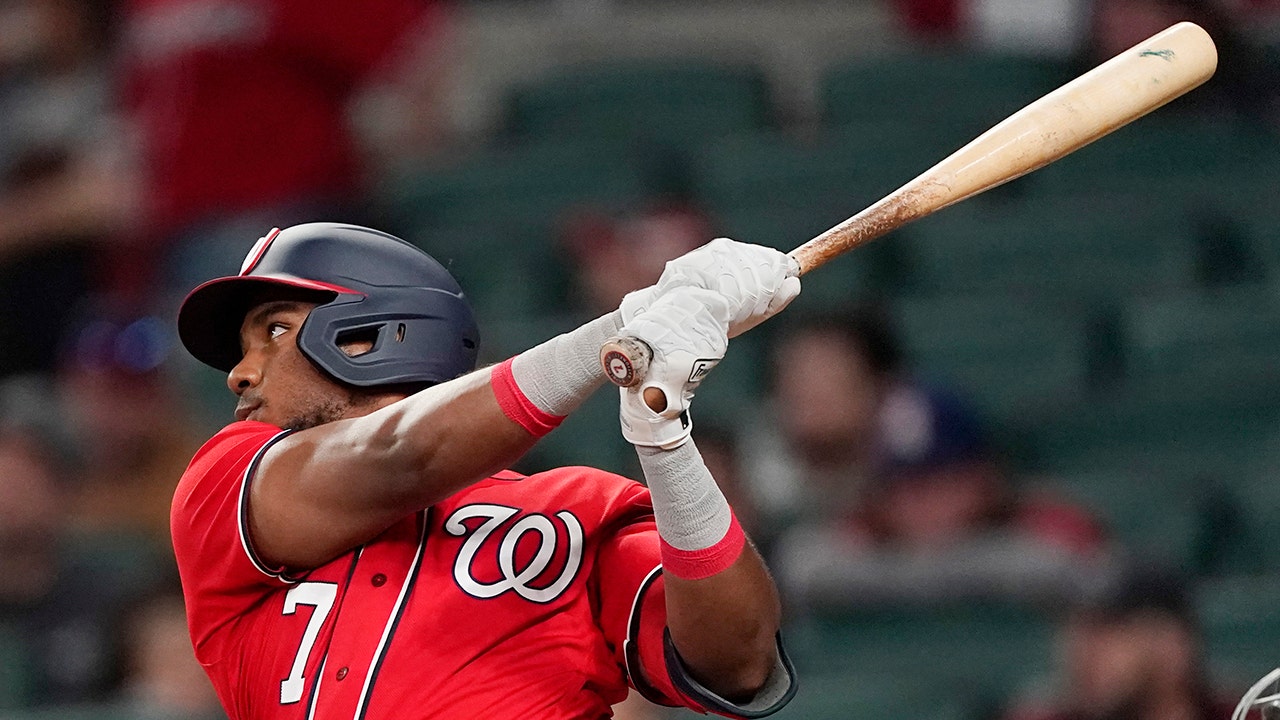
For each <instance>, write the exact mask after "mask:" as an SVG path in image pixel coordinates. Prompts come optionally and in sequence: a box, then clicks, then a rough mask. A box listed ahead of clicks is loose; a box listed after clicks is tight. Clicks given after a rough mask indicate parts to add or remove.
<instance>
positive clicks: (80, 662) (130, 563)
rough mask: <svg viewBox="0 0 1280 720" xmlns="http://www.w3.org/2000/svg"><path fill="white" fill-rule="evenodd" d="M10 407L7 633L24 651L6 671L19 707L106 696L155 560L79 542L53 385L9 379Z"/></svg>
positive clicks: (2, 495)
mask: <svg viewBox="0 0 1280 720" xmlns="http://www.w3.org/2000/svg"><path fill="white" fill-rule="evenodd" d="M0 408H3V409H4V410H5V413H4V415H3V416H2V417H0V467H3V468H4V470H5V473H4V477H3V479H2V481H0V578H3V581H0V636H2V637H5V638H8V639H10V640H12V641H14V642H16V644H17V646H18V655H19V656H20V658H21V659H20V660H19V662H18V663H17V666H16V667H8V668H5V669H4V672H5V673H6V676H8V679H9V680H10V681H11V682H9V683H8V685H9V686H10V687H12V688H13V692H14V694H15V695H16V696H17V697H14V698H9V701H10V703H9V704H14V703H16V704H18V705H27V706H39V705H48V704H54V703H58V704H64V703H76V702H85V701H92V700H101V699H104V698H105V697H107V696H108V695H109V694H110V692H111V691H112V688H113V686H114V684H115V682H117V680H118V678H117V677H116V672H117V670H116V668H117V667H118V663H117V662H116V659H117V658H118V646H117V644H116V643H117V640H118V638H119V636H118V634H117V630H118V619H119V617H120V611H121V610H122V609H123V608H124V607H125V606H126V605H127V604H128V602H129V600H130V598H131V597H133V596H134V594H135V593H138V592H143V591H145V588H146V587H147V585H148V584H149V583H150V582H152V581H154V580H155V577H156V575H155V574H154V567H152V566H147V565H145V564H143V563H139V562H137V559H138V558H136V557H134V556H129V557H113V556H112V555H111V554H110V552H109V551H108V549H107V548H104V547H101V546H95V545H84V544H77V543H76V542H74V540H75V538H74V536H73V535H72V534H71V533H70V532H69V527H68V522H67V514H66V512H65V497H66V494H67V490H68V486H69V482H68V479H67V476H66V466H65V464H64V462H63V458H64V457H65V455H64V454H63V447H62V444H61V441H60V439H59V438H58V437H57V436H56V435H55V434H54V433H55V432H56V427H57V419H56V408H55V407H54V404H53V402H52V399H51V397H50V396H49V395H48V393H47V391H44V390H42V389H41V388H40V386H39V385H38V384H33V383H31V382H29V381H27V380H19V379H12V380H9V381H7V382H6V383H5V384H4V385H3V386H0ZM15 675H16V676H17V677H19V678H20V681H19V682H17V683H13V682H12V677H13V676H15ZM15 686H16V687H15ZM4 701H5V699H3V698H0V704H3V703H4Z"/></svg>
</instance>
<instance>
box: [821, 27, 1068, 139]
mask: <svg viewBox="0 0 1280 720" xmlns="http://www.w3.org/2000/svg"><path fill="white" fill-rule="evenodd" d="M1069 75H1070V73H1069V70H1068V68H1066V67H1064V66H1063V65H1061V64H1058V63H1055V62H1051V61H1044V60H1038V59H1032V58H1026V57H1017V56H1009V55H999V54H990V53H979V52H974V51H973V50H971V49H963V50H961V49H917V50H915V51H914V52H911V53H910V54H906V53H900V54H894V55H888V56H877V57H867V58H860V59H857V60H852V61H849V62H847V63H844V64H842V65H839V66H837V67H835V68H833V69H832V70H830V71H828V73H827V74H826V76H825V77H824V78H823V80H822V83H821V86H822V87H821V94H822V103H823V109H824V114H825V117H826V120H827V122H829V123H832V124H845V123H850V122H859V121H863V120H890V121H895V122H904V121H905V122H913V121H914V122H917V123H919V122H920V121H924V122H927V123H928V124H929V125H930V126H932V127H934V128H935V129H940V128H947V127H957V128H959V129H961V130H962V131H963V132H964V133H965V134H968V135H969V136H971V137H972V136H976V135H977V134H978V133H980V132H982V131H984V130H986V129H987V128H989V127H991V126H992V125H994V124H996V123H997V122H999V121H1000V120H1003V119H1004V118H1005V117H1007V116H1008V115H1009V114H1010V113H1012V112H1013V111H1015V110H1017V109H1018V108H1020V107H1022V106H1023V105H1026V104H1027V103H1029V102H1031V101H1032V100H1035V99H1036V98H1038V97H1040V96H1042V95H1044V94H1045V93H1047V92H1049V91H1051V90H1053V89H1054V88H1056V87H1058V86H1059V85H1061V84H1062V83H1063V82H1064V81H1066V80H1067V79H1069ZM908 88H909V89H910V90H909V91H908V90H907V89H908Z"/></svg>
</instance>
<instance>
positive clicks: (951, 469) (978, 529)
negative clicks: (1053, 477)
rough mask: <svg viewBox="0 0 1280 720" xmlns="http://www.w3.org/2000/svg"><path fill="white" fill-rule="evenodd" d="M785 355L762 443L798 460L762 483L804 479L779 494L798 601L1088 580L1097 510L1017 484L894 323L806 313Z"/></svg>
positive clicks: (786, 581)
mask: <svg viewBox="0 0 1280 720" xmlns="http://www.w3.org/2000/svg"><path fill="white" fill-rule="evenodd" d="M775 359H776V372H777V378H776V384H775V397H774V403H775V413H774V414H773V415H772V416H771V417H772V418H773V419H775V420H776V421H777V422H778V424H779V425H780V426H781V427H782V429H783V434H782V435H781V436H780V437H774V438H767V437H765V438H761V442H760V443H754V442H753V443H751V444H750V447H751V448H752V449H753V450H755V451H757V452H758V453H760V454H761V455H762V456H764V457H761V461H762V462H767V460H766V458H767V457H768V456H772V457H774V458H775V459H777V460H782V461H783V462H787V461H789V462H790V463H791V464H790V465H789V466H787V465H783V464H781V463H778V462H775V463H773V467H774V470H775V475H774V476H773V477H772V478H770V477H758V478H757V479H758V481H759V482H760V483H761V484H760V486H759V487H761V489H764V490H766V491H767V490H768V487H769V483H774V484H775V485H776V484H777V483H779V481H782V482H785V483H796V484H797V486H795V487H791V488H784V489H780V488H777V487H775V488H774V489H773V496H774V497H775V498H776V497H784V496H785V494H787V493H790V494H792V496H793V497H792V499H791V501H790V502H791V507H789V508H788V510H789V512H787V513H786V515H787V516H789V517H784V518H779V521H780V522H783V523H785V529H783V530H781V532H780V536H779V539H778V541H777V544H776V546H775V549H774V553H773V563H772V564H773V566H774V567H775V568H777V571H778V573H779V581H780V584H781V586H782V588H783V590H784V592H787V593H789V594H790V595H791V596H792V598H793V599H794V600H795V601H796V603H797V605H798V606H800V607H808V608H811V609H818V610H836V611H839V610H842V609H845V608H849V607H854V606H858V605H866V604H876V603H900V602H904V601H906V602H918V603H926V604H937V603H945V602H950V601H956V600H966V599H974V598H984V597H985V598H999V599H1010V600H1026V601H1053V600H1055V599H1060V598H1061V597H1063V596H1064V595H1065V594H1067V593H1070V592H1072V591H1073V590H1075V589H1076V588H1077V587H1078V585H1079V583H1080V582H1082V581H1083V580H1084V579H1085V578H1086V577H1087V575H1088V572H1089V568H1090V565H1091V563H1092V561H1093V560H1094V553H1095V552H1096V551H1098V550H1100V548H1101V541H1102V537H1101V533H1100V531H1099V529H1098V527H1097V526H1096V525H1095V523H1094V522H1093V521H1092V519H1091V518H1089V517H1088V516H1087V515H1086V514H1085V513H1083V512H1081V511H1080V510H1077V509H1076V508H1073V507H1070V506H1067V505H1064V504H1061V503H1057V502H1054V501H1050V500H1045V499H1041V498H1036V497H1027V496H1024V495H1021V494H1019V493H1017V492H1016V491H1015V488H1014V486H1013V483H1012V480H1011V478H1010V477H1009V476H1008V475H1007V474H1006V473H1005V472H1004V470H1003V468H1002V467H1001V465H1000V463H999V458H998V455H997V454H996V453H995V452H994V450H993V448H991V447H990V446H989V445H988V443H987V441H986V439H985V437H984V435H983V433H982V431H981V429H980V428H979V425H978V422H977V420H976V418H975V417H974V416H973V415H972V414H970V412H969V411H968V409H967V408H966V407H965V405H964V404H963V403H962V402H960V401H959V400H958V399H957V398H956V397H954V396H953V395H951V394H949V393H947V392H944V391H940V390H938V389H935V388H928V387H924V386H921V385H919V384H918V383H916V382H914V381H913V380H912V379H911V378H910V377H909V376H908V375H906V374H905V373H904V372H903V371H902V369H901V358H900V355H899V352H898V349H897V344H896V342H895V340H894V339H893V337H892V334H891V333H890V331H889V329H888V327H887V325H886V324H885V323H884V321H883V320H882V319H880V318H877V317H876V316H875V315H874V314H868V313H862V314H855V315H853V316H849V317H844V318H841V317H825V318H819V319H817V320H815V321H810V322H806V323H802V324H801V326H800V327H799V328H798V329H796V330H795V332H793V333H791V334H790V335H789V336H788V337H787V339H786V340H784V341H783V342H782V343H781V344H780V346H779V348H778V351H777V355H776V358H775ZM770 439H772V440H773V441H774V442H772V443H768V442H766V441H767V440H770ZM778 441H781V442H780V443H779V442H778ZM748 466H751V465H750V464H749V465H748ZM774 509H775V510H776V509H777V507H776V506H774Z"/></svg>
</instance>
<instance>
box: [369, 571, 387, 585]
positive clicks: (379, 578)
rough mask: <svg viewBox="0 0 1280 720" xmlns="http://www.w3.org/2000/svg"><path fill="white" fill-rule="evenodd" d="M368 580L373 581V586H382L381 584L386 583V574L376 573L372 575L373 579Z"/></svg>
mask: <svg viewBox="0 0 1280 720" xmlns="http://www.w3.org/2000/svg"><path fill="white" fill-rule="evenodd" d="M370 582H372V583H373V586H374V587H382V586H383V585H386V584H387V576H386V575H383V574H382V573H378V574H377V575H374V576H373V579H372V580H370Z"/></svg>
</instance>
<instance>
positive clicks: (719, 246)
mask: <svg viewBox="0 0 1280 720" xmlns="http://www.w3.org/2000/svg"><path fill="white" fill-rule="evenodd" d="M676 288H703V289H706V290H711V291H713V292H716V293H718V294H720V295H721V296H723V297H724V300H725V303H726V310H725V313H724V314H723V316H721V319H722V320H723V321H724V322H726V323H727V324H728V334H729V337H737V336H738V335H741V334H742V333H744V332H746V331H747V330H750V329H751V328H753V327H755V326H756V325H759V324H760V323H762V322H764V321H765V320H768V319H769V318H770V317H773V316H774V315H775V314H777V313H778V312H779V311H781V310H782V309H783V308H785V307H786V306H787V304H788V303H790V302H791V301H792V300H794V299H795V298H796V296H797V295H799V294H800V266H799V264H798V263H797V262H796V261H795V259H794V258H792V257H791V256H789V255H787V254H785V253H782V252H779V251H777V250H774V249H773V248H767V247H764V246H761V245H749V244H747V243H740V242H735V241H733V240H730V239H729V238H717V239H715V240H712V241H711V242H709V243H707V244H706V245H703V246H702V247H700V248H698V249H697V250H693V251H691V252H688V253H685V254H684V255H681V256H680V257H678V258H676V259H675V260H671V261H669V262H667V265H666V268H665V269H664V270H663V271H662V276H661V277H660V278H658V282H657V283H656V284H654V285H653V286H651V287H647V288H644V289H642V290H637V291H636V292H633V293H630V294H629V295H627V296H626V297H625V298H623V300H622V306H621V309H622V318H623V322H624V323H629V322H630V321H631V319H632V318H635V317H637V316H638V315H639V314H640V313H642V312H643V311H644V310H645V309H646V308H647V307H649V306H651V305H652V304H653V303H654V302H656V301H657V300H658V299H660V298H662V297H663V296H664V295H666V294H667V293H669V292H671V291H672V290H674V289H676Z"/></svg>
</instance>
